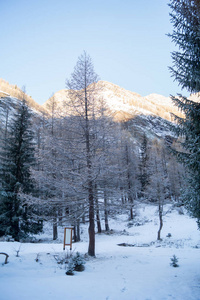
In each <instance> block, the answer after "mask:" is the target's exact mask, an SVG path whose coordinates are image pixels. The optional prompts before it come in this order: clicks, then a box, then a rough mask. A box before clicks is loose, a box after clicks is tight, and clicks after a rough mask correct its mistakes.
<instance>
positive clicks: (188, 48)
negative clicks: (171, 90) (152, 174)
mask: <svg viewBox="0 0 200 300" xmlns="http://www.w3.org/2000/svg"><path fill="white" fill-rule="evenodd" d="M169 6H170V8H171V11H172V12H171V14H170V16H171V22H172V24H173V27H174V30H173V33H172V34H170V35H169V36H170V37H171V38H172V41H173V42H174V43H175V44H176V45H178V46H179V51H174V52H173V53H172V59H173V67H171V68H170V70H171V72H172V76H173V77H174V78H175V80H177V81H178V83H179V85H180V86H181V87H182V88H185V89H187V90H188V91H189V92H191V93H197V97H200V93H199V92H200V2H199V0H171V2H170V4H169ZM172 99H173V101H174V103H175V105H176V106H178V108H179V109H180V110H181V111H182V112H183V113H184V115H185V117H184V118H180V117H178V116H175V120H176V121H177V124H178V127H175V131H176V133H177V136H179V137H182V141H181V145H182V147H183V151H182V152H180V151H179V152H177V151H175V153H176V155H177V157H178V159H179V160H180V161H181V162H183V163H184V164H185V166H186V167H187V170H188V173H189V188H187V190H186V189H185V191H184V194H183V196H184V197H183V199H184V201H185V203H186V206H187V207H188V209H189V210H190V211H191V213H192V215H193V216H194V217H196V218H197V219H198V224H199V227H200V223H199V221H200V152H199V149H200V123H199V120H200V103H199V100H198V101H191V100H188V99H187V98H186V97H183V96H182V95H178V97H172ZM198 99H199V98H198Z"/></svg>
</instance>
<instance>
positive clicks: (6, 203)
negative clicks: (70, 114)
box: [0, 98, 38, 240]
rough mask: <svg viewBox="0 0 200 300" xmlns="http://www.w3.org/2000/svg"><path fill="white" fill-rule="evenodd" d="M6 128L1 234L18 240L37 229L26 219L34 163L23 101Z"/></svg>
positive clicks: (28, 115)
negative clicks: (27, 199) (7, 128)
mask: <svg viewBox="0 0 200 300" xmlns="http://www.w3.org/2000/svg"><path fill="white" fill-rule="evenodd" d="M9 127H10V128H9V133H8V134H7V137H6V139H5V140H4V143H3V147H2V152H1V170H0V180H1V182H0V183H1V193H0V228H1V229H0V235H4V234H9V235H12V236H13V238H15V239H16V240H19V239H20V237H23V236H24V235H25V234H26V233H28V232H35V231H37V229H38V228H37V223H35V222H33V221H31V220H30V218H29V217H30V216H29V213H30V209H29V207H28V205H27V203H26V200H25V198H26V197H25V195H27V194H30V193H31V192H32V191H33V188H34V183H33V180H32V177H31V166H32V165H33V164H34V162H35V161H34V144H33V137H34V134H33V131H32V130H31V113H30V111H29V108H28V106H27V105H26V101H25V100H24V98H23V100H22V101H20V103H19V106H18V108H17V112H16V114H15V115H14V118H13V119H12V120H11V122H10V124H9ZM31 219H32V217H31Z"/></svg>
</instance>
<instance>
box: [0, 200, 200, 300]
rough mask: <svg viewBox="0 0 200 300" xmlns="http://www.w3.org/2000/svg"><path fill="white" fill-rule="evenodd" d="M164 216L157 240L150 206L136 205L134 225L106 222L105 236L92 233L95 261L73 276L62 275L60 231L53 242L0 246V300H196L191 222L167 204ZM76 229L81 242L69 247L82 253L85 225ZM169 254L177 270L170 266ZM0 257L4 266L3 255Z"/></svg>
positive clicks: (199, 240)
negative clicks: (94, 238)
mask: <svg viewBox="0 0 200 300" xmlns="http://www.w3.org/2000/svg"><path fill="white" fill-rule="evenodd" d="M164 213H165V215H164V218H163V219H164V225H163V229H162V232H161V237H162V238H163V240H162V241H160V242H157V241H156V237H157V231H158V227H159V225H158V223H159V218H158V213H157V207H156V206H154V205H152V206H150V205H144V204H140V205H139V206H138V209H137V216H136V218H135V221H134V222H129V221H128V217H127V215H118V216H117V217H116V218H115V219H112V220H110V228H111V229H112V231H111V232H110V235H108V234H107V235H105V234H97V235H96V258H86V264H85V271H84V272H82V273H78V272H76V273H75V275H74V276H66V275H65V272H66V265H65V264H62V263H61V264H58V263H57V261H58V260H59V261H61V260H62V259H65V258H66V257H67V254H69V249H66V250H65V252H64V251H63V250H62V249H63V245H62V240H63V228H60V230H59V233H60V241H58V242H57V243H55V242H50V238H51V235H50V236H49V235H48V232H46V233H44V234H43V235H41V236H40V237H38V238H41V241H40V242H39V243H25V244H20V243H17V242H3V241H2V242H0V252H1V251H2V252H7V253H8V254H9V263H8V264H6V265H2V264H1V265H0V299H1V300H27V299H29V300H35V299H37V300H44V299H48V300H55V299H70V300H79V299H82V300H93V299H95V300H106V299H107V300H147V299H149V300H150V299H151V300H172V299H174V300H199V299H200V298H199V295H200V293H199V291H200V281H199V279H200V273H199V270H200V263H199V261H200V252H199V251H200V232H199V231H198V230H197V224H196V221H195V219H191V218H190V217H189V216H188V215H186V214H182V211H180V209H173V208H172V207H171V206H169V205H167V206H165V207H164ZM81 231H82V235H81V239H82V241H81V242H79V243H75V244H73V246H72V248H73V249H72V252H73V253H75V252H76V251H79V252H80V253H81V254H85V253H86V252H87V248H88V233H87V225H82V226H81ZM169 233H170V234H171V237H169ZM50 234H51V232H50ZM44 238H45V239H46V241H47V240H48V243H47V242H44ZM118 244H125V245H127V246H126V247H123V246H118ZM17 250H19V257H16V253H17ZM173 255H175V256H176V257H177V258H178V264H179V267H178V268H174V267H172V266H170V262H171V258H172V256H173ZM36 258H38V261H36ZM0 259H1V263H3V261H4V258H3V256H0Z"/></svg>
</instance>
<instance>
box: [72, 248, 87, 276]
mask: <svg viewBox="0 0 200 300" xmlns="http://www.w3.org/2000/svg"><path fill="white" fill-rule="evenodd" d="M72 261H73V263H74V270H75V271H78V272H82V271H84V270H85V267H84V264H85V260H84V258H83V256H82V255H81V254H80V253H79V252H76V255H75V256H74V257H72Z"/></svg>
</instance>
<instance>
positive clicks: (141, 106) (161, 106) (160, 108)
mask: <svg viewBox="0 0 200 300" xmlns="http://www.w3.org/2000/svg"><path fill="white" fill-rule="evenodd" d="M97 89H98V90H99V91H100V92H99V95H98V97H99V98H103V99H104V101H105V103H106V105H107V106H108V108H109V111H110V112H111V114H112V116H113V117H114V119H115V120H117V121H123V120H124V119H125V120H127V119H131V118H133V117H135V116H136V115H153V116H159V117H161V118H163V119H166V120H168V121H172V116H171V112H172V113H175V114H176V115H180V116H182V114H181V113H180V111H178V108H177V107H176V106H174V105H173V102H172V100H171V98H170V97H164V96H162V95H158V94H150V95H148V96H146V97H142V96H141V95H139V94H137V93H135V92H131V91H128V90H126V89H124V88H121V87H119V86H117V85H115V84H113V83H110V82H107V81H99V82H98V83H97ZM52 97H54V99H55V101H56V102H57V104H58V106H59V107H60V108H61V109H62V105H63V103H64V102H65V101H67V98H68V97H69V94H68V90H66V89H63V90H60V91H58V92H56V93H55V94H54V95H53V96H52ZM50 99H51V98H50ZM50 99H48V100H47V101H46V102H45V103H44V104H43V107H44V108H45V109H47V110H48V103H49V102H50Z"/></svg>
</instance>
